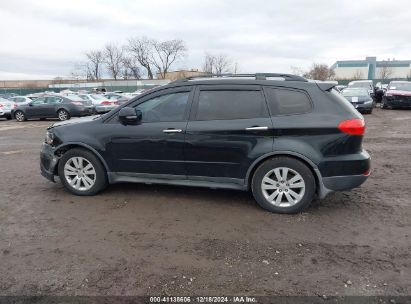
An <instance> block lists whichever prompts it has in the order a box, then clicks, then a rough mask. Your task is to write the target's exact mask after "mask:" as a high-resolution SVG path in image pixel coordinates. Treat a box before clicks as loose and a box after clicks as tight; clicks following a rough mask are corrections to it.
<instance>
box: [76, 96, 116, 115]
mask: <svg viewBox="0 0 411 304" xmlns="http://www.w3.org/2000/svg"><path fill="white" fill-rule="evenodd" d="M78 96H79V97H80V98H82V99H83V100H89V101H91V102H92V103H93V105H94V106H95V108H96V112H97V113H106V112H110V111H111V110H113V109H114V108H115V107H117V103H116V101H114V100H109V99H108V98H107V97H105V96H104V95H101V94H79V95H78Z"/></svg>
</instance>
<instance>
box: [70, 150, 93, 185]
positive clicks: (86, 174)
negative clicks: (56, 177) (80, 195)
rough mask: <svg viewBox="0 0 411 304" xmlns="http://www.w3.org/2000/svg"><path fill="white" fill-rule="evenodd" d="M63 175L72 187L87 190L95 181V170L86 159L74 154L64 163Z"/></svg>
mask: <svg viewBox="0 0 411 304" xmlns="http://www.w3.org/2000/svg"><path fill="white" fill-rule="evenodd" d="M64 177H65V179H66V181H67V182H68V183H69V185H70V186H71V187H73V188H74V189H76V190H80V191H87V190H89V189H91V188H92V187H93V186H94V184H95V183H96V170H95V169H94V166H93V165H92V164H91V162H89V161H88V160H87V159H85V158H84V157H79V156H76V157H72V158H70V159H69V160H68V161H67V162H66V163H65V165H64Z"/></svg>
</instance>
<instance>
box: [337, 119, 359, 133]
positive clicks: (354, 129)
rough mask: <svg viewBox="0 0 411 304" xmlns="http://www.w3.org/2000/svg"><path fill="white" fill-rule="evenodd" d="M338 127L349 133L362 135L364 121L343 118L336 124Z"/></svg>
mask: <svg viewBox="0 0 411 304" xmlns="http://www.w3.org/2000/svg"><path fill="white" fill-rule="evenodd" d="M338 129H340V131H341V132H344V133H345V134H349V135H364V132H365V123H364V120H362V119H349V120H343V121H342V122H340V123H339V124H338Z"/></svg>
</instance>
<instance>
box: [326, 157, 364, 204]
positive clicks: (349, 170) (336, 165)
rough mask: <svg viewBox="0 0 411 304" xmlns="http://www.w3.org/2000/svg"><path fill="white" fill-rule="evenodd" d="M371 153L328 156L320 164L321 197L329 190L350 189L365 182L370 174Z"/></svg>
mask: <svg viewBox="0 0 411 304" xmlns="http://www.w3.org/2000/svg"><path fill="white" fill-rule="evenodd" d="M370 168H371V164H370V155H369V154H368V153H367V151H365V150H363V151H362V152H361V153H357V154H349V155H343V156H339V157H332V158H326V159H325V160H324V161H323V162H321V163H320V165H319V166H318V173H319V176H320V177H321V181H320V191H319V192H320V193H319V194H320V195H319V196H320V198H324V197H325V196H326V195H327V194H328V193H329V192H332V191H343V190H350V189H353V188H356V187H359V186H361V184H363V183H364V182H365V181H366V180H367V178H368V176H369V174H370Z"/></svg>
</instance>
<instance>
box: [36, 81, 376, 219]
mask: <svg viewBox="0 0 411 304" xmlns="http://www.w3.org/2000/svg"><path fill="white" fill-rule="evenodd" d="M247 77H248V78H247ZM247 77H245V78H244V79H238V78H239V76H238V75H237V76H236V77H235V78H230V77H221V78H219V77H216V78H212V79H208V80H205V79H202V80H201V81H199V80H196V79H195V78H194V79H191V80H189V79H185V80H180V81H176V82H173V83H170V84H168V85H165V86H162V87H159V88H156V89H154V90H151V91H149V92H147V93H145V94H142V95H140V96H139V97H137V98H136V99H135V100H133V101H132V102H131V103H128V104H126V105H123V106H119V107H118V108H117V109H115V110H113V111H111V112H110V113H108V114H105V115H102V116H94V117H88V118H82V119H78V120H76V121H67V122H62V123H55V124H54V125H52V126H51V127H49V129H48V131H47V134H46V140H45V143H44V144H43V146H42V149H41V160H40V162H41V165H40V167H41V173H42V175H43V176H45V177H46V178H48V179H49V180H51V181H54V180H55V176H56V175H58V176H59V177H60V180H61V182H62V184H63V185H64V187H65V188H66V189H67V190H68V191H70V192H71V193H73V194H76V195H94V194H96V193H98V192H100V191H102V190H103V189H104V188H105V187H106V186H107V185H108V184H113V183H119V182H138V183H148V184H156V183H158V184H171V185H180V186H181V185H184V186H202V187H209V188H227V189H238V190H251V191H252V193H253V195H254V198H255V199H256V201H257V202H258V203H259V204H260V206H262V207H263V208H265V209H267V210H269V211H272V212H280V213H295V212H300V211H302V210H304V209H306V208H307V207H308V206H309V205H310V204H311V202H312V201H313V199H314V197H315V196H317V197H319V198H324V197H325V196H326V195H327V194H328V193H329V192H331V191H339V190H348V189H352V188H355V187H358V186H360V185H361V184H362V183H363V182H364V181H365V180H366V179H367V177H368V176H369V174H370V157H369V155H368V153H367V152H366V151H365V150H364V149H363V148H362V139H363V135H364V130H365V125H364V120H363V116H362V115H361V114H360V113H358V112H357V111H356V110H355V109H354V108H353V107H352V105H351V104H350V103H349V102H348V101H347V100H346V99H345V98H344V97H343V96H342V95H341V94H340V93H338V92H337V91H335V90H334V89H333V87H334V86H335V85H334V84H330V83H326V82H321V83H313V82H308V81H307V80H306V79H305V78H302V77H299V76H295V75H288V74H256V75H251V76H250V75H248V76H247ZM251 77H253V78H251ZM272 77H281V78H282V79H284V80H271V79H270V80H269V78H272Z"/></svg>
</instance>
